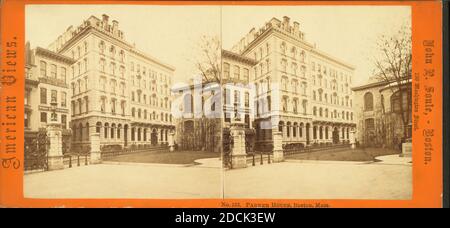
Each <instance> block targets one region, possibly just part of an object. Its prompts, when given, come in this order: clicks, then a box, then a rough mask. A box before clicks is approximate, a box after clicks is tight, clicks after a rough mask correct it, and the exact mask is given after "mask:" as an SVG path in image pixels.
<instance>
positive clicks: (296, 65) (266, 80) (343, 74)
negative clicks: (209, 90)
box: [231, 17, 356, 150]
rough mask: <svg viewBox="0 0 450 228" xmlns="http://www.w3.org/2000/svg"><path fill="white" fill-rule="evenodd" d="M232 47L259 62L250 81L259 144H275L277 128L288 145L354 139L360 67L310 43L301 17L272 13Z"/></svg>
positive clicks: (336, 142) (342, 141) (345, 141)
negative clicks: (356, 77)
mask: <svg viewBox="0 0 450 228" xmlns="http://www.w3.org/2000/svg"><path fill="white" fill-rule="evenodd" d="M231 51H232V52H234V53H236V54H238V55H241V56H243V57H246V58H250V59H253V61H255V64H253V65H252V66H251V69H250V70H251V71H252V72H253V75H252V78H251V79H250V82H251V83H252V84H254V91H255V97H254V102H255V105H254V106H255V112H254V116H255V117H254V118H255V121H254V128H255V129H256V138H257V145H258V146H259V147H261V148H258V149H262V150H264V149H270V147H271V145H272V143H273V142H272V132H273V131H280V132H282V138H283V144H284V145H286V144H293V145H297V146H302V147H304V146H311V145H323V144H341V143H347V142H349V138H350V136H349V135H350V132H351V131H352V130H354V129H355V127H356V119H355V117H354V107H353V99H354V98H353V92H352V90H351V89H350V88H351V85H352V78H353V74H354V67H353V66H351V65H349V64H347V63H345V62H343V61H341V60H339V59H337V58H334V57H332V56H330V55H328V54H326V53H324V52H323V51H320V50H319V49H318V48H317V47H316V46H315V45H312V44H311V43H309V42H307V41H306V40H305V35H304V33H303V32H302V31H301V30H300V24H299V23H298V22H293V24H291V23H290V19H289V17H283V20H282V21H280V20H278V19H276V18H272V19H271V20H270V21H268V22H267V23H266V24H265V25H264V26H263V27H262V28H260V29H259V30H257V29H255V28H252V29H251V30H250V32H249V33H248V34H247V35H246V36H245V37H243V38H242V39H241V40H240V41H239V42H238V43H237V44H236V45H235V46H234V47H233V48H232V50H231ZM266 147H269V148H266Z"/></svg>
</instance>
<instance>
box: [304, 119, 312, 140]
mask: <svg viewBox="0 0 450 228" xmlns="http://www.w3.org/2000/svg"><path fill="white" fill-rule="evenodd" d="M310 127H311V125H310V124H309V123H307V124H306V132H305V133H306V145H309V143H310V141H311V139H310V137H311V136H310V135H309V128H310Z"/></svg>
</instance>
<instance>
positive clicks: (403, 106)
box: [391, 90, 411, 113]
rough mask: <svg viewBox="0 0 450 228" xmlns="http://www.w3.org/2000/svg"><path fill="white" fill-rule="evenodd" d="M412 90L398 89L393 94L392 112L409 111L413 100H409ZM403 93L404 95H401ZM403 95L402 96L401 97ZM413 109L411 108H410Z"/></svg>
mask: <svg viewBox="0 0 450 228" xmlns="http://www.w3.org/2000/svg"><path fill="white" fill-rule="evenodd" d="M409 94H410V91H407V90H404V91H400V90H399V91H397V92H395V93H394V94H392V96H391V112H395V113H400V112H401V111H403V113H405V112H407V111H408V105H411V104H410V103H411V102H408V100H409V98H408V96H409ZM400 95H402V96H400ZM401 97H402V98H401ZM409 110H411V109H409Z"/></svg>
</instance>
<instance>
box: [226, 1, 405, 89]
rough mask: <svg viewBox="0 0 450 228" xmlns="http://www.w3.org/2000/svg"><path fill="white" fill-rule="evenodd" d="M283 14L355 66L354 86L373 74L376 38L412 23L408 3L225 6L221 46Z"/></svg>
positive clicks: (308, 38)
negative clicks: (390, 4) (392, 4)
mask: <svg viewBox="0 0 450 228" xmlns="http://www.w3.org/2000/svg"><path fill="white" fill-rule="evenodd" d="M283 16H288V17H289V18H290V23H291V24H292V23H293V22H294V21H297V22H299V23H300V30H301V31H303V32H304V34H305V40H306V41H307V42H309V43H311V44H314V43H315V44H316V45H317V48H318V49H319V50H321V51H324V52H326V53H327V54H329V55H331V56H333V57H336V58H337V59H340V60H343V61H344V62H346V63H349V64H350V65H353V66H354V67H355V72H354V76H353V86H356V85H360V84H364V83H367V81H368V79H369V77H371V76H372V75H373V69H374V67H373V64H372V62H373V57H374V56H377V55H378V53H379V52H378V50H377V49H376V48H375V42H376V40H377V39H378V37H379V36H380V35H381V34H392V33H395V32H396V31H398V29H399V28H400V27H401V26H402V25H410V24H411V9H410V7H409V6H290V7H286V6H251V7H243V6H239V7H236V6H224V7H223V8H222V40H223V47H224V48H228V49H230V48H231V47H232V46H233V45H234V44H235V43H237V42H238V41H239V40H240V39H241V38H242V37H244V36H245V35H246V34H247V33H248V32H249V31H250V29H251V28H253V27H255V28H256V29H259V28H261V27H262V26H263V25H264V24H265V23H266V22H267V21H269V20H270V19H271V18H272V17H276V18H278V19H279V20H281V21H282V20H283Z"/></svg>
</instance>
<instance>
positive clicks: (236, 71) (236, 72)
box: [234, 66, 240, 79]
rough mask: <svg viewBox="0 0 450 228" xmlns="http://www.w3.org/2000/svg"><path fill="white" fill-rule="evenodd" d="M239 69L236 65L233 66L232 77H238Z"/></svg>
mask: <svg viewBox="0 0 450 228" xmlns="http://www.w3.org/2000/svg"><path fill="white" fill-rule="evenodd" d="M239 74H240V69H239V67H238V66H234V78H236V79H239V77H240V76H239Z"/></svg>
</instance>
